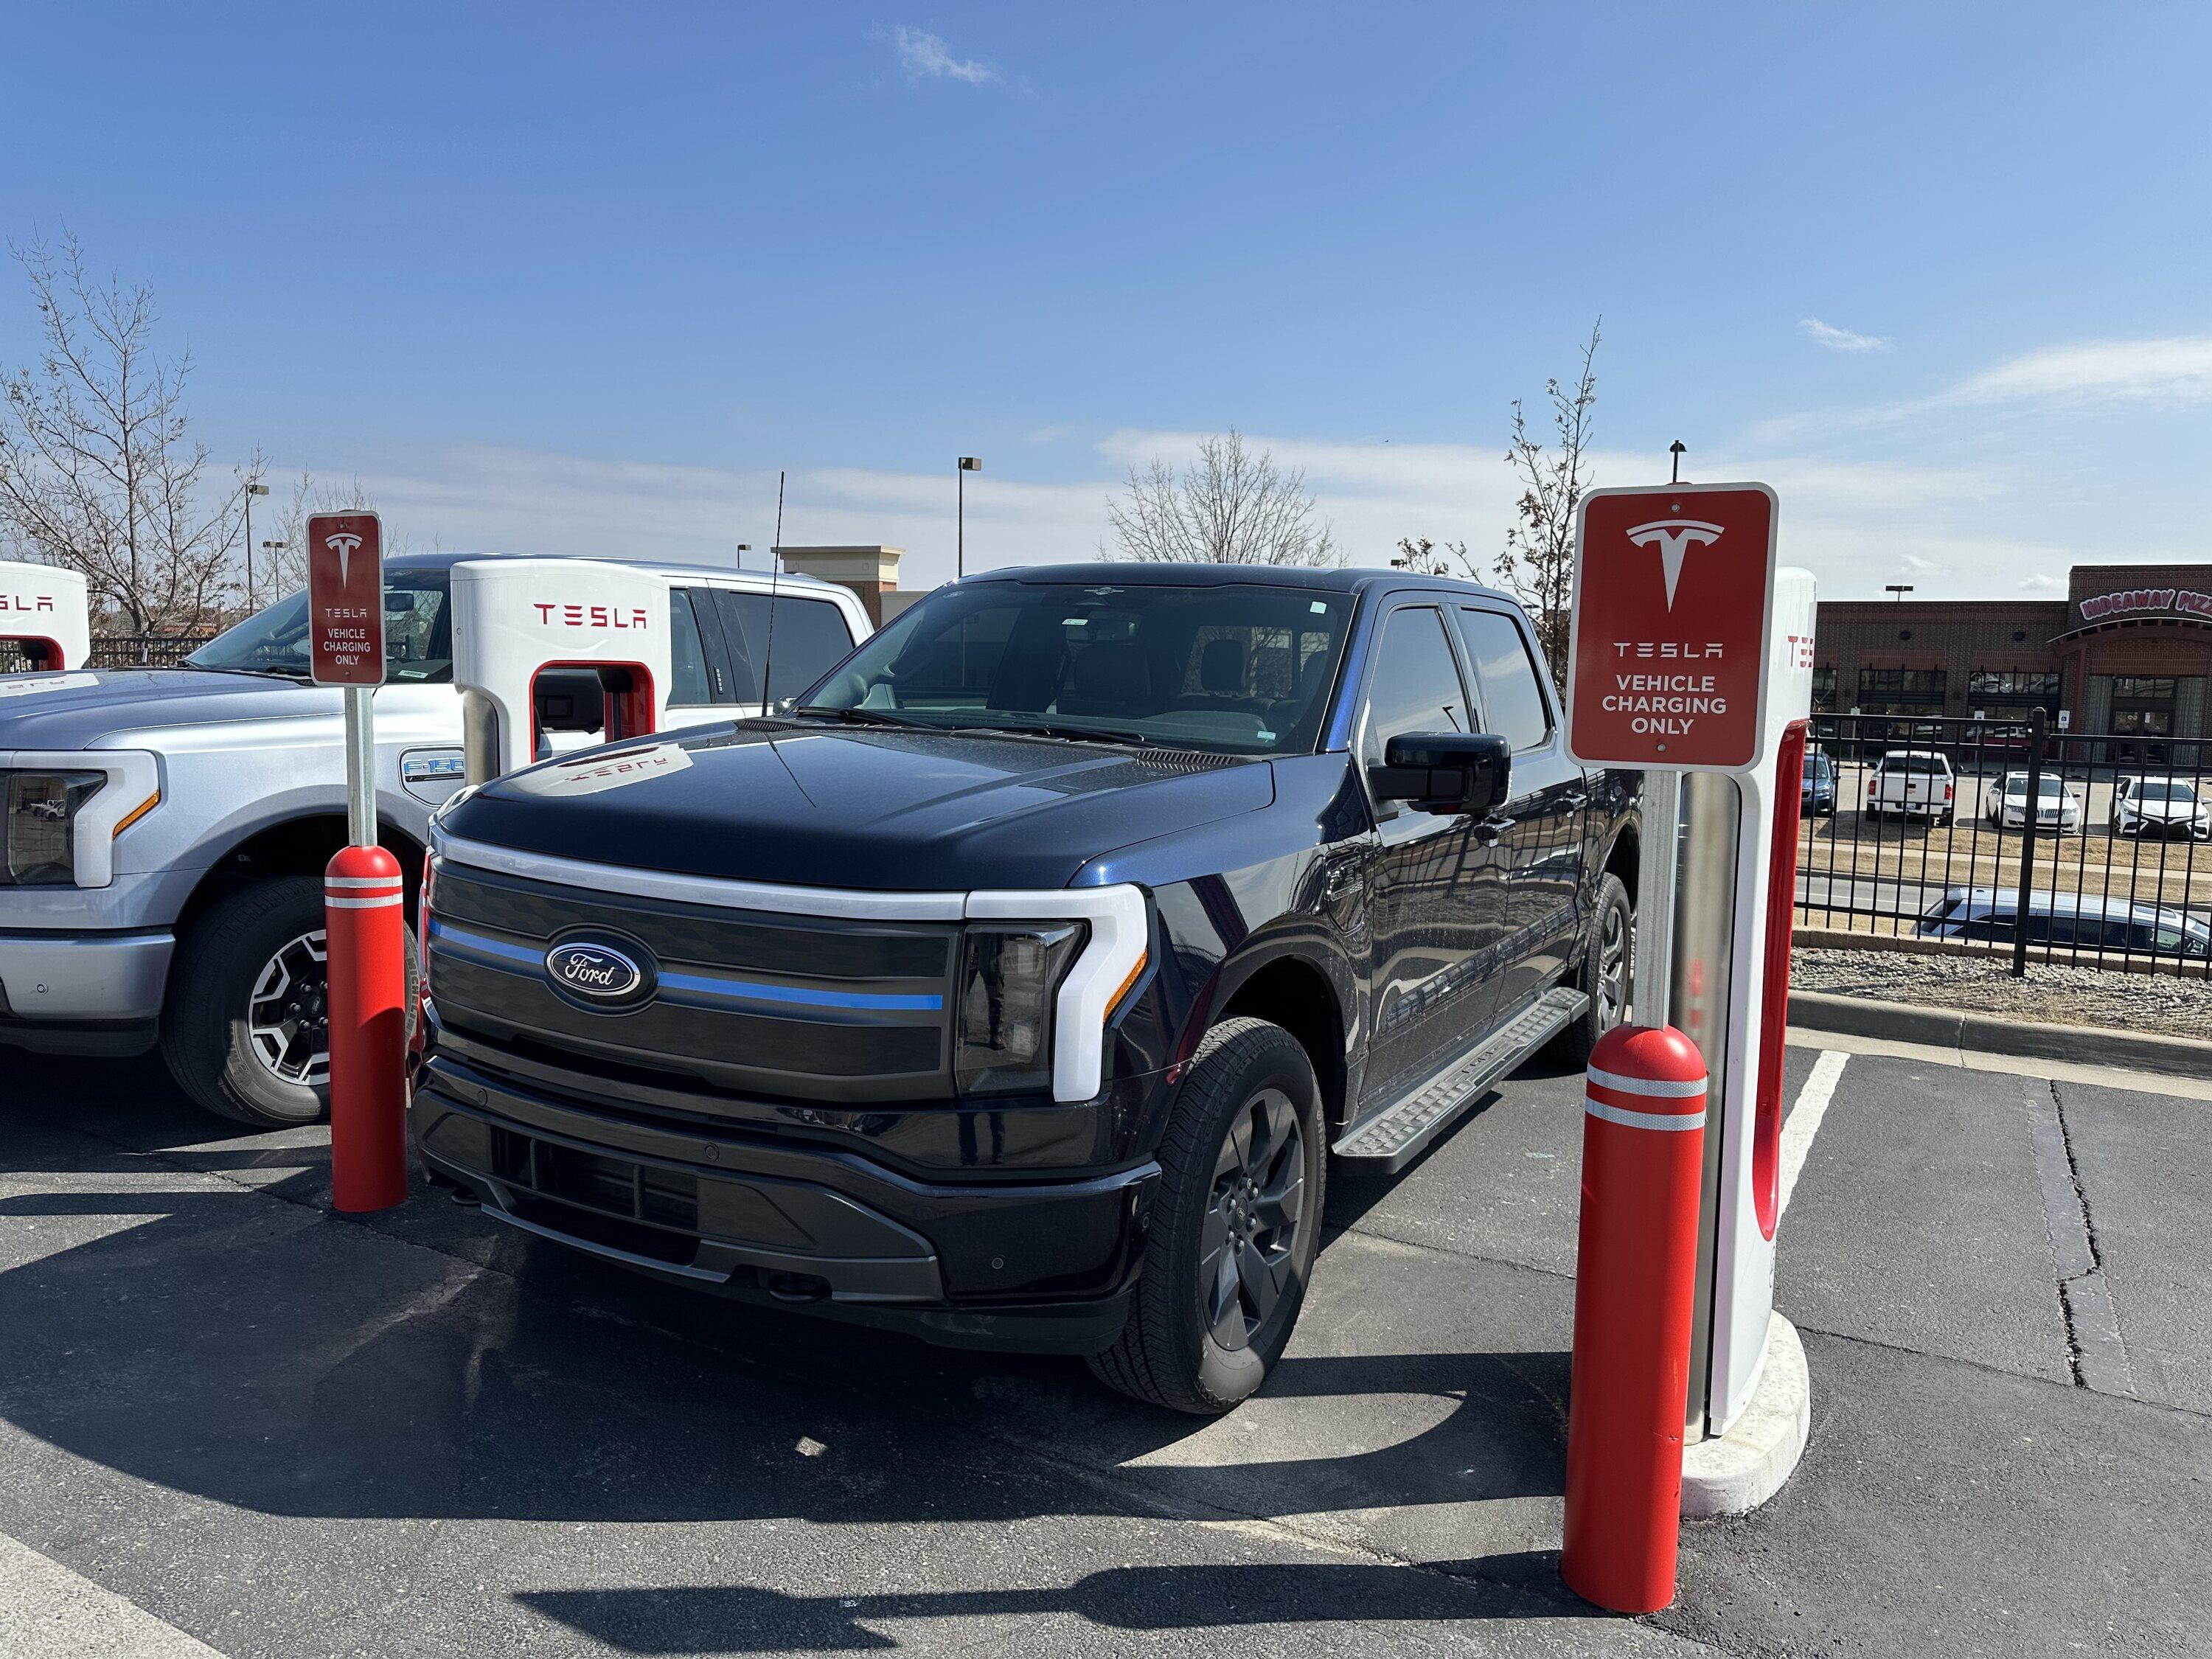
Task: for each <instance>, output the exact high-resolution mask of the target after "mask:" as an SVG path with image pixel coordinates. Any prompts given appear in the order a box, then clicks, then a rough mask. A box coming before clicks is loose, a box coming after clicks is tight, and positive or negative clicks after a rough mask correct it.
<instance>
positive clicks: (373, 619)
mask: <svg viewBox="0 0 2212 1659" xmlns="http://www.w3.org/2000/svg"><path fill="white" fill-rule="evenodd" d="M307 665H308V671H309V672H310V674H311V675H312V677H313V679H314V682H315V684H318V685H381V684H384V525H383V521H382V520H380V519H379V518H378V517H377V516H376V514H375V513H316V514H315V515H314V516H313V518H311V519H309V520H307Z"/></svg>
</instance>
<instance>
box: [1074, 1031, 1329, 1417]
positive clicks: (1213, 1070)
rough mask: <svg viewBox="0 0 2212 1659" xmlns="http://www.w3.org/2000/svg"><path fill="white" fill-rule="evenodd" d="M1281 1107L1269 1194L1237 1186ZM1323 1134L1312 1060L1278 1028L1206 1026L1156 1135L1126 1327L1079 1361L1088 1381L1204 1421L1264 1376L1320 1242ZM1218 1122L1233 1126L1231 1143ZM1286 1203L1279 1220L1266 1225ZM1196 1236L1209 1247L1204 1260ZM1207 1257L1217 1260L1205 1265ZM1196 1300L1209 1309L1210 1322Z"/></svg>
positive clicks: (1300, 1301) (1285, 1338)
mask: <svg viewBox="0 0 2212 1659" xmlns="http://www.w3.org/2000/svg"><path fill="white" fill-rule="evenodd" d="M1285 1105H1286V1106H1287V1107H1288V1109H1289V1115H1290V1117H1291V1120H1292V1121H1294V1122H1295V1125H1296V1128H1297V1144H1296V1145H1295V1146H1281V1145H1277V1146H1273V1148H1272V1149H1271V1155H1272V1157H1273V1165H1272V1167H1271V1171H1270V1172H1271V1173H1273V1175H1274V1176H1276V1179H1275V1180H1274V1181H1273V1182H1271V1183H1270V1186H1271V1187H1272V1189H1273V1196H1272V1197H1270V1196H1269V1195H1268V1193H1267V1191H1265V1190H1261V1191H1258V1192H1256V1193H1255V1191H1254V1190H1252V1189H1251V1186H1250V1183H1249V1182H1248V1180H1247V1178H1246V1177H1247V1174H1248V1171H1247V1169H1246V1167H1245V1164H1246V1160H1245V1158H1244V1156H1243V1147H1250V1148H1253V1149H1255V1150H1259V1149H1261V1148H1262V1146H1263V1143H1262V1141H1261V1134H1265V1133H1268V1129H1269V1126H1270V1124H1271V1123H1273V1125H1274V1127H1276V1128H1277V1129H1279V1127H1280V1123H1281V1120H1282V1117H1283V1113H1282V1107H1283V1106H1285ZM1255 1125H1256V1126H1257V1127H1258V1129H1259V1133H1254V1131H1255ZM1323 1130H1324V1126H1323V1123H1322V1109H1321V1091H1320V1089H1319V1087H1318V1086H1317V1085H1316V1083H1315V1081H1314V1073H1313V1066H1312V1063H1311V1062H1310V1060H1307V1058H1306V1053H1305V1050H1304V1049H1303V1048H1300V1047H1299V1046H1298V1044H1297V1039H1296V1038H1294V1037H1293V1036H1291V1034H1290V1033H1289V1032H1288V1031H1285V1030H1283V1028H1282V1027H1281V1026H1279V1025H1273V1024H1269V1023H1268V1022H1267V1021H1266V1020H1260V1019H1231V1020H1225V1021H1223V1022H1222V1023H1221V1024H1219V1025H1218V1026H1216V1027H1214V1029H1213V1030H1211V1031H1209V1032H1207V1033H1206V1041H1205V1042H1203V1043H1201V1044H1200V1047H1199V1050H1198V1057H1197V1059H1196V1060H1194V1062H1193V1064H1192V1066H1191V1069H1190V1074H1189V1075H1188V1077H1186V1078H1185V1079H1183V1081H1182V1087H1181V1088H1180V1089H1179V1090H1178V1091H1176V1102H1175V1107H1174V1109H1173V1111H1172V1113H1171V1114H1170V1116H1169V1119H1168V1127H1167V1133H1166V1134H1165V1135H1164V1137H1163V1138H1162V1140H1161V1143H1160V1153H1159V1158H1160V1185H1159V1190H1158V1194H1156V1195H1155V1197H1154V1199H1153V1202H1152V1225H1151V1230H1150V1232H1149V1235H1148V1236H1147V1237H1146V1241H1145V1259H1144V1264H1143V1269H1142V1272H1141V1274H1140V1276H1139V1279H1138V1283H1137V1291H1136V1299H1135V1300H1134V1302H1133V1303H1132V1304H1131V1306H1130V1309H1129V1321H1128V1323H1127V1324H1126V1325H1125V1326H1123V1327H1122V1328H1121V1335H1120V1336H1119V1337H1118V1338H1116V1339H1115V1342H1114V1346H1111V1347H1110V1348H1108V1349H1107V1350H1106V1351H1105V1352H1103V1353H1097V1354H1093V1355H1091V1358H1090V1364H1091V1371H1092V1373H1093V1374H1094V1375H1095V1376H1097V1378H1098V1379H1099V1381H1101V1382H1102V1383H1105V1384H1106V1385H1107V1386H1108V1387H1109V1388H1112V1389H1119V1390H1120V1391H1121V1393H1123V1394H1126V1395H1133V1396H1134V1397H1135V1398H1137V1399H1139V1400H1143V1401H1150V1402H1151V1403H1152V1404H1153V1405H1155V1406H1164V1407H1167V1408H1168V1409H1169V1410H1170V1411H1179V1412H1190V1413H1195V1414H1198V1415H1201V1416H1212V1415H1215V1414H1217V1413H1221V1412H1225V1411H1227V1410H1228V1409H1229V1408H1230V1407H1231V1406H1234V1405H1235V1404H1236V1403H1237V1401H1240V1400H1242V1399H1243V1398H1244V1397H1245V1396H1246V1395H1249V1394H1250V1393H1251V1392H1252V1391H1253V1390H1254V1389H1256V1388H1258V1387H1259V1386H1260V1384H1261V1383H1262V1382H1264V1381H1265V1380H1266V1379H1267V1372H1268V1371H1269V1370H1271V1369H1272V1368H1273V1365H1274V1363H1275V1361H1276V1360H1277V1359H1279V1358H1281V1357H1282V1352H1283V1349H1284V1348H1285V1346H1288V1344H1289V1342H1290V1340H1291V1330H1292V1328H1294V1327H1295V1326H1296V1325H1297V1319H1298V1310H1299V1309H1300V1308H1301V1307H1303V1306H1304V1304H1305V1293H1306V1283H1307V1280H1308V1279H1310V1277H1311V1275H1312V1272H1313V1263H1314V1257H1315V1255H1316V1253H1317V1252H1318V1250H1319V1249H1320V1243H1321V1215H1322V1198H1323V1188H1324V1183H1325V1182H1326V1179H1327V1171H1328V1148H1327V1146H1325V1145H1324V1143H1323V1140H1322V1134H1323ZM1232 1131H1241V1132H1242V1133H1243V1134H1244V1136H1245V1140H1244V1142H1243V1147H1240V1146H1239V1144H1238V1143H1237V1142H1236V1141H1234V1140H1233V1139H1232V1138H1231V1137H1232ZM1286 1211H1287V1212H1290V1216H1291V1221H1290V1225H1288V1226H1287V1227H1284V1226H1279V1225H1270V1220H1269V1218H1271V1217H1275V1218H1279V1217H1281V1216H1282V1215H1283V1214H1284V1212H1286ZM1285 1231H1287V1232H1288V1234H1289V1237H1288V1239H1287V1240H1286V1241H1285V1240H1284V1238H1283V1237H1282V1235H1283V1233H1284V1232H1285ZM1210 1235H1218V1239H1219V1242H1218V1244H1217V1245H1216V1248H1215V1249H1214V1250H1213V1252H1212V1254H1211V1255H1209V1254H1208V1253H1207V1251H1206V1248H1205V1247H1206V1241H1207V1239H1208V1237H1209V1236H1210ZM1240 1238H1241V1240H1242V1243H1237V1240H1238V1239H1240ZM1271 1240H1272V1241H1273V1242H1272V1243H1271ZM1278 1252H1279V1253H1278ZM1208 1261H1215V1262H1218V1263H1219V1264H1221V1266H1220V1271H1219V1272H1218V1273H1217V1272H1215V1271H1213V1270H1212V1269H1211V1268H1209V1267H1208V1266H1207V1263H1208ZM1224 1275H1226V1279H1225V1278H1224ZM1255 1284H1261V1285H1268V1286H1272V1287H1273V1297H1274V1300H1273V1303H1272V1304H1264V1305H1261V1306H1260V1307H1258V1308H1257V1309H1256V1310H1255V1306H1254V1297H1253V1292H1252V1290H1251V1288H1250V1287H1251V1286H1253V1285H1255ZM1208 1304H1213V1305H1214V1306H1216V1307H1218V1309H1219V1310H1220V1311H1219V1316H1218V1318H1217V1319H1216V1320H1215V1321H1214V1322H1213V1324H1212V1327H1211V1328H1209V1325H1208V1323H1207V1318H1206V1308H1207V1305H1208ZM1255 1312H1256V1314H1257V1316H1256V1317H1255Z"/></svg>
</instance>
